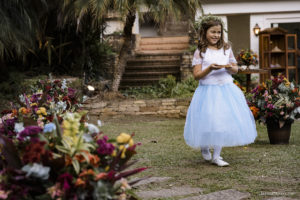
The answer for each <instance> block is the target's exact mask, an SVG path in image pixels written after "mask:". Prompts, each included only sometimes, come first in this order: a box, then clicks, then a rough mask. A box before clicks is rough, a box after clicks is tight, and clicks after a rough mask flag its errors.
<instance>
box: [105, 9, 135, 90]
mask: <svg viewBox="0 0 300 200" xmlns="http://www.w3.org/2000/svg"><path fill="white" fill-rule="evenodd" d="M135 13H136V9H132V10H130V11H129V13H128V14H127V16H126V22H125V26H124V32H123V35H124V43H123V45H122V47H121V50H120V54H119V60H118V63H117V64H116V65H115V66H114V74H113V82H112V88H111V90H112V91H113V92H117V91H118V89H119V85H120V82H121V79H122V76H123V73H124V71H125V67H126V63H127V59H128V56H129V54H130V51H131V49H132V27H133V24H134V21H135Z"/></svg>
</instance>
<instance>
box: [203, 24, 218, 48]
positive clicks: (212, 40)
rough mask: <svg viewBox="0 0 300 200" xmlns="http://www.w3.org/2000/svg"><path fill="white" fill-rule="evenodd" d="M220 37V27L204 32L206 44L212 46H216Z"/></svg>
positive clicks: (213, 27)
mask: <svg viewBox="0 0 300 200" xmlns="http://www.w3.org/2000/svg"><path fill="white" fill-rule="evenodd" d="M221 35H222V27H221V25H217V26H212V27H210V28H209V29H207V32H206V39H207V40H208V43H209V44H210V45H212V46H215V45H217V43H218V41H219V40H220V38H221Z"/></svg>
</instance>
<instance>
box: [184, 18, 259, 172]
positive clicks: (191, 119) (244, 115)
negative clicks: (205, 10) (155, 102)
mask: <svg viewBox="0 0 300 200" xmlns="http://www.w3.org/2000/svg"><path fill="white" fill-rule="evenodd" d="M192 65H193V75H194V78H195V79H196V80H199V86H198V88H197V89H196V91H195V93H194V96H193V98H192V101H191V103H190V106H189V109H188V112H187V116H186V122H185V127H184V139H185V141H186V143H187V144H188V145H189V146H191V147H193V148H201V152H202V155H203V158H204V159H205V160H206V161H211V162H212V163H213V164H216V165H217V166H228V165H229V164H228V163H227V162H225V161H224V160H223V159H222V157H220V153H221V150H222V147H224V146H226V147H228V146H239V145H246V144H249V143H252V142H254V140H255V138H256V136H257V132H256V126H255V121H254V118H253V115H252V113H251V111H250V109H249V107H248V105H247V102H246V99H245V97H244V94H243V93H242V91H241V90H240V89H239V88H238V87H237V86H236V85H235V84H234V83H233V78H232V76H231V74H235V73H237V71H238V68H237V65H236V60H235V58H234V55H233V53H232V50H231V47H230V46H229V44H227V43H226V42H224V38H223V22H222V20H221V19H220V18H218V17H216V16H208V17H206V18H204V19H203V20H202V22H201V28H200V41H199V45H198V49H197V50H196V51H195V54H194V58H193V62H192ZM210 148H213V149H214V152H213V156H211V153H210Z"/></svg>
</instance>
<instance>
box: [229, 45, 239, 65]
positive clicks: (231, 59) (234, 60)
mask: <svg viewBox="0 0 300 200" xmlns="http://www.w3.org/2000/svg"><path fill="white" fill-rule="evenodd" d="M229 63H237V62H236V59H235V57H234V55H233V52H232V49H231V48H230V52H229Z"/></svg>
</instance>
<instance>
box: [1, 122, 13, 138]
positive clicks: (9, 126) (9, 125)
mask: <svg viewBox="0 0 300 200" xmlns="http://www.w3.org/2000/svg"><path fill="white" fill-rule="evenodd" d="M0 120H2V119H0ZM15 122H16V120H15V119H7V120H3V123H2V126H1V127H0V134H5V135H8V136H14V135H15V134H16V133H15V132H14V128H15Z"/></svg>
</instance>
